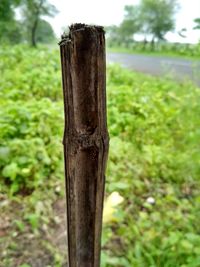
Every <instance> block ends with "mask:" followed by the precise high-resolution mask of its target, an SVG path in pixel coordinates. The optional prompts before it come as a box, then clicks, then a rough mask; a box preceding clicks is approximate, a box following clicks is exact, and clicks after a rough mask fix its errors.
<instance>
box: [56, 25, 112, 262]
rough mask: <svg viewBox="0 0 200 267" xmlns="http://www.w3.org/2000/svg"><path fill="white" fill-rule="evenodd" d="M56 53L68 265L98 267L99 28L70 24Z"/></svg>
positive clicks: (103, 126) (101, 161)
mask: <svg viewBox="0 0 200 267" xmlns="http://www.w3.org/2000/svg"><path fill="white" fill-rule="evenodd" d="M60 51H61V65H62V79H63V95H64V110H65V130H64V138H63V144H64V155H65V177H66V196H67V222H68V255H69V267H99V266H100V251H101V228H102V210H103V198H104V186H105V168H106V161H107V155H108V143H109V137H108V132H107V122H106V62H105V37H104V31H103V28H102V27H99V26H88V25H84V24H74V25H72V26H71V27H70V32H69V35H68V36H63V37H62V40H61V42H60Z"/></svg>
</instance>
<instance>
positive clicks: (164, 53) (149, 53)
mask: <svg viewBox="0 0 200 267" xmlns="http://www.w3.org/2000/svg"><path fill="white" fill-rule="evenodd" d="M107 51H108V52H113V53H125V54H133V55H146V56H155V57H172V58H178V59H189V60H192V61H199V60H200V54H199V55H196V56H194V55H187V54H184V53H183V54H179V53H177V52H176V51H167V50H165V51H156V50H155V51H145V50H137V49H131V48H126V47H122V46H113V47H109V46H108V47H107Z"/></svg>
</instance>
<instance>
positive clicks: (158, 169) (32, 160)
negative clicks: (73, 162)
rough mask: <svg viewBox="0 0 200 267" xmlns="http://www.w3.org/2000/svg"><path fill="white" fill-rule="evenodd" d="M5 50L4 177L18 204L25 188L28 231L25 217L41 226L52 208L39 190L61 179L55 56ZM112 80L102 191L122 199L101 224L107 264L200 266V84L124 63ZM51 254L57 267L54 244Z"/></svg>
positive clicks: (0, 137)
mask: <svg viewBox="0 0 200 267" xmlns="http://www.w3.org/2000/svg"><path fill="white" fill-rule="evenodd" d="M0 55H1V59H2V60H1V62H0V72H1V79H0V88H1V91H0V105H1V114H0V125H1V126H0V127H1V128H0V144H1V146H0V177H1V184H3V185H4V186H3V189H4V192H6V191H7V192H8V193H10V194H12V195H13V194H14V195H15V196H16V199H17V198H19V201H20V202H22V201H23V198H22V197H20V195H26V198H25V200H24V203H25V204H24V206H25V207H26V214H24V216H23V217H20V219H16V220H15V221H14V225H15V227H16V228H17V229H18V230H19V231H20V232H23V231H25V229H26V227H27V226H26V222H27V223H28V224H29V225H30V227H31V229H32V230H33V232H34V233H35V232H37V229H38V228H39V227H40V225H42V224H45V225H46V224H48V223H49V221H48V216H47V213H46V212H45V210H46V209H47V210H49V209H50V207H51V202H50V203H49V202H46V201H43V202H41V201H38V199H39V196H40V198H41V195H46V196H47V198H48V199H50V198H52V195H53V194H52V191H53V192H54V189H55V188H54V187H55V183H53V184H52V181H57V180H58V179H60V178H61V177H63V164H62V163H63V158H62V154H63V153H62V144H61V138H62V132H63V102H62V94H61V91H62V90H61V83H60V80H61V77H60V75H61V74H60V63H59V55H58V51H56V52H54V51H48V50H47V49H46V48H40V50H39V49H38V50H36V49H30V48H28V47H26V46H16V47H15V48H14V49H13V50H10V48H9V47H8V48H6V47H4V48H1V49H0ZM107 78H108V79H107V81H108V82H107V93H108V95H107V99H108V126H109V132H110V137H111V141H110V154H109V162H108V170H107V185H106V191H107V192H108V193H112V192H114V191H117V192H119V193H120V195H121V196H122V197H123V198H124V202H123V203H122V204H121V207H119V209H118V210H117V214H116V216H115V217H116V218H117V219H116V220H115V222H111V223H108V224H105V225H104V231H103V237H102V245H103V252H102V267H112V266H115V267H130V266H136V267H141V266H142V267H150V266H152V267H153V266H154V267H174V266H180V267H199V262H200V258H199V254H200V251H199V247H200V237H199V232H200V228H199V220H200V213H199V210H200V197H199V192H198V191H199V190H198V189H199V186H200V182H199V174H200V168H199V166H200V157H199V148H198V144H199V139H200V131H199V124H200V118H199V113H200V106H199V102H200V90H199V88H196V87H195V86H194V85H192V84H190V83H188V84H178V83H176V82H173V81H171V80H170V79H167V78H155V77H150V76H147V75H142V74H138V73H132V72H129V71H127V70H123V69H121V68H120V67H119V66H109V67H108V71H107ZM17 194H18V196H17ZM28 194H29V195H28ZM27 195H28V196H27ZM38 195H39V196H38ZM54 197H55V195H54ZM152 199H153V201H152ZM53 201H54V200H53ZM27 203H29V204H30V203H31V205H29V204H28V205H27ZM46 206H47V208H46ZM44 214H46V217H45V216H44ZM21 218H22V219H21ZM46 246H47V247H48V250H49V251H54V250H52V247H51V246H50V244H49V243H48V244H46ZM10 249H12V247H11V248H10ZM13 250H14V248H13ZM54 258H55V259H54V262H55V264H54V265H55V266H61V265H62V258H61V257H60V254H59V253H58V252H57V251H56V252H55V257H54ZM24 262H27V261H24ZM56 264H57V265H56ZM24 265H25V264H24ZM7 266H8V265H7ZM22 266H23V265H22ZM25 266H26V265H25Z"/></svg>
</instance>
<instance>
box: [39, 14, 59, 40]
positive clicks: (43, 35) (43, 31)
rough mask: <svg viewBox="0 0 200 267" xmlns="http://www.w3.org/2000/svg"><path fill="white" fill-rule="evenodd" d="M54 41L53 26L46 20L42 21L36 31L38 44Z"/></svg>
mask: <svg viewBox="0 0 200 267" xmlns="http://www.w3.org/2000/svg"><path fill="white" fill-rule="evenodd" d="M54 39H55V34H54V31H53V29H52V27H51V25H50V24H49V23H48V22H47V21H46V20H42V19H40V20H39V22H38V28H37V31H36V43H49V42H51V41H52V40H54Z"/></svg>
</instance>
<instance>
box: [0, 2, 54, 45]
mask: <svg viewBox="0 0 200 267" xmlns="http://www.w3.org/2000/svg"><path fill="white" fill-rule="evenodd" d="M57 12H58V11H57V10H56V8H55V6H54V5H52V4H50V3H49V2H48V0H1V1H0V44H2V43H11V44H12V43H13V44H16V43H19V42H24V43H29V44H30V45H32V46H36V45H37V43H38V42H41V43H45V42H51V41H52V40H53V39H54V38H55V35H54V31H53V29H52V27H51V25H50V24H49V23H48V22H47V21H46V19H45V18H46V17H52V16H54V15H55V14H56V13H57ZM16 14H18V17H19V19H16Z"/></svg>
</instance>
